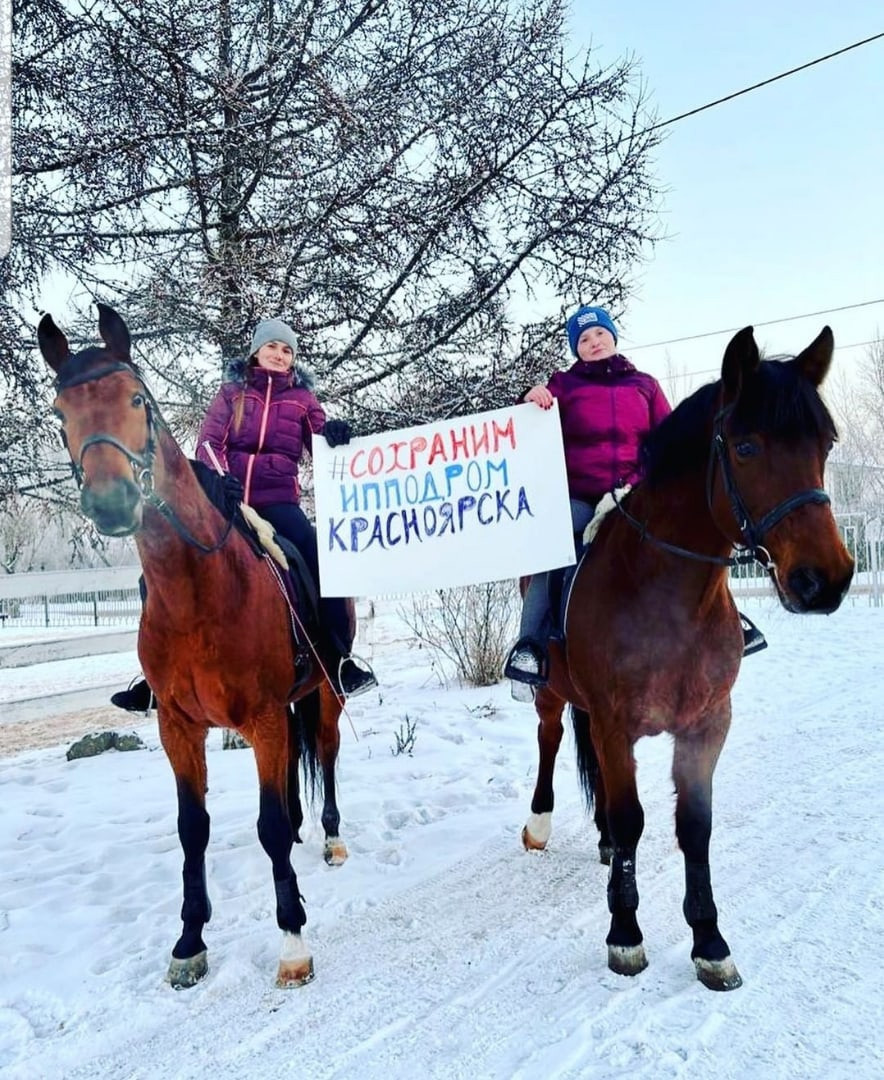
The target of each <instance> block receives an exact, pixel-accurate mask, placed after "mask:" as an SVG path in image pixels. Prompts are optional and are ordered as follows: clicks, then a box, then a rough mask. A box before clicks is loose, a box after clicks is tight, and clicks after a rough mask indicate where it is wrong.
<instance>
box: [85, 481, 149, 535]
mask: <svg viewBox="0 0 884 1080" xmlns="http://www.w3.org/2000/svg"><path fill="white" fill-rule="evenodd" d="M80 507H81V509H82V511H83V513H84V514H85V515H86V517H88V518H89V520H90V521H91V522H92V523H93V525H94V526H95V528H96V529H98V531H99V532H100V533H102V534H103V535H104V536H131V535H132V533H134V532H137V531H138V529H140V528H141V519H142V513H143V504H142V501H141V492H140V491H139V489H138V487H137V485H136V484H135V483H134V482H133V481H132V480H129V479H125V478H119V479H117V480H114V481H113V482H112V483H111V484H110V485H108V486H106V487H103V488H102V489H101V490H100V491H97V490H95V489H93V488H91V487H84V488H83V491H82V493H81V495H80Z"/></svg>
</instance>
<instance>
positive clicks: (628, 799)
mask: <svg viewBox="0 0 884 1080" xmlns="http://www.w3.org/2000/svg"><path fill="white" fill-rule="evenodd" d="M599 749H600V751H601V752H600V753H599V767H600V770H601V775H602V780H603V783H604V794H605V804H606V811H607V819H608V830H609V833H610V838H611V844H612V847H613V854H612V857H611V864H610V865H611V869H610V871H609V875H608V910H609V911H610V912H611V928H610V930H609V931H608V936H607V937H606V938H605V942H606V944H607V946H608V967H609V968H610V969H611V971H614V972H616V973H617V974H618V975H637V974H638V973H639V972H640V971H643V970H644V969H645V968H646V967H647V966H648V960H647V956H646V955H645V949H644V945H643V944H642V941H643V938H642V932H641V929H640V928H639V925H638V918H637V916H636V911H637V910H638V885H637V883H636V876H635V857H636V851H637V849H638V842H639V840H640V839H641V834H642V831H643V829H644V824H645V815H644V811H643V810H642V805H641V803H640V802H639V798H638V789H637V787H636V782H635V756H634V754H633V746H632V743H631V742H630V741H629V740H628V739H627V738H626V737H625V736H620V735H613V736H610V735H609V737H608V738H607V739H602V740H600V744H599Z"/></svg>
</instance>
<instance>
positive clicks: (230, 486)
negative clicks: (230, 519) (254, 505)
mask: <svg viewBox="0 0 884 1080" xmlns="http://www.w3.org/2000/svg"><path fill="white" fill-rule="evenodd" d="M221 483H222V485H223V487H224V507H225V509H226V510H227V513H228V514H233V513H235V512H236V511H237V510H238V509H239V504H240V503H241V502H242V501H243V499H244V498H245V494H246V489H245V488H244V487H243V486H242V481H241V480H240V479H239V478H238V477H236V476H233V475H232V474H231V473H225V474H224V476H223V477H222V478H221Z"/></svg>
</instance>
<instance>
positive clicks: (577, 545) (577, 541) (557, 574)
mask: <svg viewBox="0 0 884 1080" xmlns="http://www.w3.org/2000/svg"><path fill="white" fill-rule="evenodd" d="M630 490H631V488H630V486H629V485H628V484H627V485H626V486H625V487H623V488H619V489H618V490H617V491H615V492H613V494H612V493H608V494H606V495H603V496H602V498H601V499H600V500H599V503H598V506H596V508H595V513H594V514H593V516H592V520H591V521H590V523H589V524H588V525H587V526H586V528H585V529H584V530H583V533H582V534H580V533H575V534H574V552H575V554H576V556H577V561H576V562H575V563H574V564H573V565H572V566H561V567H559V568H558V569H556V570H550V572H549V573H548V574H547V579H546V580H547V586H546V588H547V599H548V601H549V606H548V608H547V610H548V611H549V613H550V622H551V629H550V637H553V638H558V639H560V640H561V639H563V638H564V636H565V616H566V615H567V613H568V601H569V600H570V599H571V589H572V587H573V585H574V578H575V577H576V575H577V571H578V570H579V569H580V566H581V564H582V563H583V560H584V559H585V558H586V554H587V552H588V551H589V548H590V545H591V544H592V541H593V540H594V539H595V536H596V533H597V532H598V531H599V526H600V525H601V524H602V522H603V521H604V519H605V518H606V517H607V516H608V514H609V513H610V512H611V511H612V510H613V509H615V507H616V506H617V503H618V502H619V501H620V500H621V499H623V498H625V497H626V495H628V494H629V491H630Z"/></svg>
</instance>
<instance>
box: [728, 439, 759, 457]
mask: <svg viewBox="0 0 884 1080" xmlns="http://www.w3.org/2000/svg"><path fill="white" fill-rule="evenodd" d="M734 450H735V451H736V453H737V457H741V458H750V457H755V455H756V454H758V453H759V452H760V451H759V447H758V444H757V443H754V442H753V441H752V440H751V439H741V440H740V441H739V442H738V443H737V444H736V445H735V446H734Z"/></svg>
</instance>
